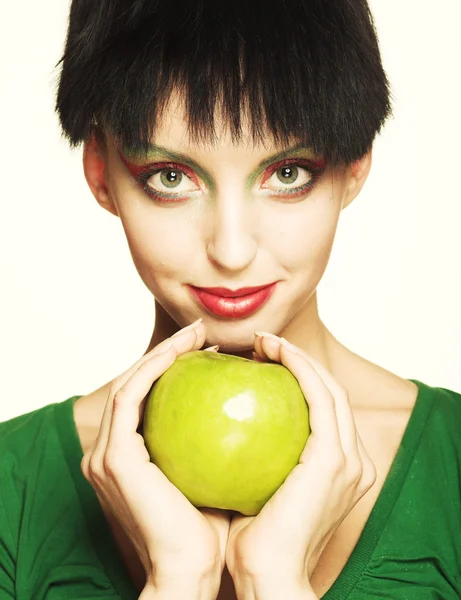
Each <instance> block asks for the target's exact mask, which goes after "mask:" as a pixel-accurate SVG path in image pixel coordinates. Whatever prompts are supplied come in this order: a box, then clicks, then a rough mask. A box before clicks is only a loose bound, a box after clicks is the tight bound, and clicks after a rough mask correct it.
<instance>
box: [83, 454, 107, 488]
mask: <svg viewBox="0 0 461 600" xmlns="http://www.w3.org/2000/svg"><path fill="white" fill-rule="evenodd" d="M86 471H87V476H88V477H87V479H88V480H89V481H92V482H93V483H101V481H102V480H103V479H104V473H103V469H102V468H101V465H100V462H99V461H98V460H97V459H95V457H94V455H93V456H92V457H91V458H90V459H89V460H88V461H87V463H86Z"/></svg>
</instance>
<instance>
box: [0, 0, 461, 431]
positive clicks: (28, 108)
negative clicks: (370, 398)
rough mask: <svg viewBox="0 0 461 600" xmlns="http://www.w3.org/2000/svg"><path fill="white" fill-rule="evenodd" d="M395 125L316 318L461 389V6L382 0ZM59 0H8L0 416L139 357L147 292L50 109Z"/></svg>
mask: <svg viewBox="0 0 461 600" xmlns="http://www.w3.org/2000/svg"><path fill="white" fill-rule="evenodd" d="M371 6H372V10H373V12H374V15H375V19H376V24H377V28H378V33H379V35H380V40H381V48H382V53H383V60H384V64H385V68H386V70H387V72H388V75H389V78H390V80H391V82H392V87H393V93H394V118H393V120H392V121H390V122H389V123H388V125H387V126H386V128H385V130H384V132H383V135H382V136H381V137H380V138H379V140H378V141H377V142H376V145H375V157H374V166H373V169H372V173H371V175H370V177H369V180H368V182H367V184H366V186H365V188H364V190H363V192H362V193H361V195H360V197H359V198H358V199H356V201H355V202H354V203H353V204H352V205H351V206H350V207H349V208H348V209H347V210H346V211H345V212H344V213H343V216H342V220H341V222H340V227H339V231H338V236H337V240H336V244H335V247H334V251H333V255H332V257H331V262H330V265H329V267H328V270H327V273H326V275H325V277H324V279H323V281H322V283H321V285H320V288H319V299H320V312H321V316H322V317H323V319H324V321H325V322H326V325H327V326H328V327H329V328H330V329H331V330H332V332H333V334H334V335H335V336H336V337H337V338H338V339H339V340H340V341H342V342H343V343H345V344H346V345H347V346H348V347H350V348H351V349H352V350H353V351H355V352H357V353H359V354H361V355H363V356H365V357H366V358H368V359H369V360H372V361H373V362H376V363H378V364H380V365H381V366H383V367H385V368H387V369H389V370H391V371H393V372H395V373H397V374H399V375H401V376H402V377H407V378H412V379H419V380H422V381H424V382H425V383H427V384H429V385H434V386H440V387H447V388H451V389H455V390H457V391H461V191H460V190H461V184H460V176H461V150H460V146H461V118H460V107H461V71H460V64H461V36H460V35H459V29H460V26H461V2H460V1H459V0H439V1H438V2H437V3H436V4H434V2H432V1H430V2H429V1H428V0H404V1H402V0H385V1H384V0H374V1H372V2H371ZM67 11H68V3H67V2H64V1H63V0H42V1H41V2H37V1H36V0H21V2H6V1H5V0H3V1H2V2H1V3H0V44H1V47H0V85H1V90H0V91H1V94H0V107H1V110H0V119H1V123H0V125H1V133H2V141H1V144H0V148H1V162H0V164H1V169H2V172H1V196H0V198H1V204H0V211H1V212H0V285H1V290H0V291H1V294H0V303H1V305H0V369H1V393H0V420H4V419H7V418H9V417H12V416H14V415H17V414H20V413H23V412H26V411H30V410H33V409H35V408H38V407H40V406H43V405H45V404H48V403H50V402H58V401H61V400H64V399H65V398H67V397H69V396H71V395H77V394H86V393H88V392H90V391H92V390H93V389H95V388H97V387H99V386H100V385H102V384H103V383H105V382H106V381H108V380H109V379H112V378H113V377H114V376H116V375H118V374H119V373H121V372H122V371H124V370H125V369H126V368H128V367H129V366H130V365H131V364H132V363H133V362H134V361H135V360H137V359H138V358H139V357H140V356H141V355H142V354H143V352H144V350H145V348H146V347H147V344H148V342H149V339H150V334H151V331H152V327H153V323H154V313H153V299H152V297H151V296H150V293H149V292H148V291H147V289H146V288H145V287H144V285H143V283H142V282H141V280H140V279H139V277H138V275H137V273H136V271H135V269H134V266H133V265H132V263H131V257H130V255H129V252H128V247H127V244H126V241H125V238H124V235H123V231H122V228H121V226H120V223H119V221H118V220H117V219H116V218H115V217H113V216H111V215H109V214H108V213H107V212H105V211H103V210H102V209H101V208H99V206H98V205H97V204H96V202H95V200H94V199H93V197H92V196H91V194H90V192H89V190H88V189H87V186H86V182H85V180H84V178H83V173H82V169H81V151H80V150H76V151H70V150H69V149H68V148H67V146H66V143H65V142H64V141H62V140H61V139H60V132H59V129H58V125H57V119H56V117H55V115H54V112H53V110H54V91H55V80H56V76H57V70H55V69H54V65H55V64H56V63H57V62H58V60H59V58H60V55H61V51H62V47H63V42H64V37H65V27H66V21H67Z"/></svg>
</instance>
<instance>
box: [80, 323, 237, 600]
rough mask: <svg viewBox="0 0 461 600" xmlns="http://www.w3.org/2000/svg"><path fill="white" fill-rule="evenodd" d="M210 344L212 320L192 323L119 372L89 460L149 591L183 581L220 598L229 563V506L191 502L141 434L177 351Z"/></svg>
mask: <svg viewBox="0 0 461 600" xmlns="http://www.w3.org/2000/svg"><path fill="white" fill-rule="evenodd" d="M204 343H205V326H204V325H203V323H201V322H196V323H193V324H192V325H189V327H186V328H184V329H182V330H180V331H178V332H177V333H176V334H175V335H174V336H172V337H171V338H168V339H166V340H165V341H163V342H162V343H161V344H159V345H158V346H156V347H155V348H154V349H153V350H152V351H151V352H149V353H148V354H146V355H145V356H143V357H142V358H141V359H140V360H139V361H138V362H137V363H136V364H134V365H133V366H132V367H131V368H130V369H129V370H128V371H126V372H125V373H123V375H121V376H120V377H117V378H116V379H115V380H114V381H113V383H112V386H111V390H110V393H109V397H108V399H107V403H106V407H105V410H104V415H103V418H102V421H101V426H100V430H99V434H98V437H97V439H96V442H95V444H94V446H93V447H92V448H91V449H90V450H89V451H88V452H87V453H86V454H85V455H84V457H83V460H82V471H83V474H84V476H85V478H86V479H87V480H88V481H89V483H90V484H91V486H92V487H93V488H94V490H95V492H96V494H97V496H98V498H99V500H100V502H101V504H102V506H103V507H104V508H106V509H108V510H109V511H110V513H111V514H112V515H113V517H114V518H115V519H116V521H117V522H118V523H119V525H120V526H121V527H122V529H123V530H124V532H125V534H126V535H127V536H128V538H129V539H130V541H131V542H132V544H133V546H134V547H135V549H136V552H137V554H138V556H139V558H140V560H141V562H142V564H143V566H144V569H145V571H146V588H145V590H146V589H147V588H148V589H149V590H151V589H152V590H153V591H155V592H158V597H163V595H162V591H163V590H171V589H173V588H175V587H176V588H177V586H178V584H179V582H181V584H182V585H185V586H188V587H187V589H188V590H189V593H188V597H193V594H192V593H191V591H192V590H191V588H192V587H193V586H194V585H196V586H201V591H200V594H198V593H197V596H199V597H200V598H202V597H203V598H208V597H210V598H212V597H216V595H217V593H218V590H219V585H220V580H221V575H222V570H223V568H224V564H225V550H226V542H227V536H228V531H229V517H228V515H227V513H225V512H223V511H218V510H211V509H201V510H197V509H196V508H195V507H194V506H192V504H191V503H190V502H189V501H188V500H187V499H186V497H185V496H184V495H183V494H182V493H181V492H180V491H179V490H178V489H177V488H176V487H175V486H174V485H173V484H172V483H170V481H169V480H168V479H167V478H166V476H165V475H164V474H163V473H162V472H161V471H160V470H159V469H158V468H157V467H156V466H155V465H154V464H153V463H152V462H150V458H149V454H148V452H147V449H146V447H145V445H144V440H143V438H142V436H141V434H140V433H138V427H139V424H140V422H141V419H142V414H143V411H144V403H145V399H146V396H147V395H148V393H149V391H150V389H151V386H152V384H153V383H154V381H156V379H158V378H159V377H160V376H161V375H162V374H163V373H164V372H165V371H166V370H167V369H168V368H169V367H170V366H171V365H172V364H173V363H174V361H175V359H176V357H177V356H179V355H181V354H184V353H186V352H191V351H194V350H199V349H200V348H201V347H202V346H203V344H204ZM205 588H206V589H205ZM206 590H209V593H207V591H206ZM177 593H179V591H178V592H177ZM152 595H153V597H157V595H155V594H152ZM146 596H147V594H146ZM166 596H169V594H168V593H166V594H165V597H166ZM143 597H144V595H143Z"/></svg>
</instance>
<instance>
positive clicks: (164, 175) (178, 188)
mask: <svg viewBox="0 0 461 600" xmlns="http://www.w3.org/2000/svg"><path fill="white" fill-rule="evenodd" d="M145 186H146V187H147V188H149V189H150V190H152V191H153V192H157V193H160V194H161V193H162V192H178V193H187V192H193V191H196V190H197V186H196V185H195V184H194V183H193V181H191V180H190V179H189V177H188V176H187V175H186V174H185V173H184V172H183V171H181V170H180V169H177V168H166V169H162V170H157V171H156V172H154V173H153V174H151V175H150V176H149V177H147V178H146V179H145Z"/></svg>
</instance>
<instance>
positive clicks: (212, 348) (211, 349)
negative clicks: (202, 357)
mask: <svg viewBox="0 0 461 600" xmlns="http://www.w3.org/2000/svg"><path fill="white" fill-rule="evenodd" d="M218 350H219V346H210V347H209V348H205V350H204V351H205V352H217V351H218Z"/></svg>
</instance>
